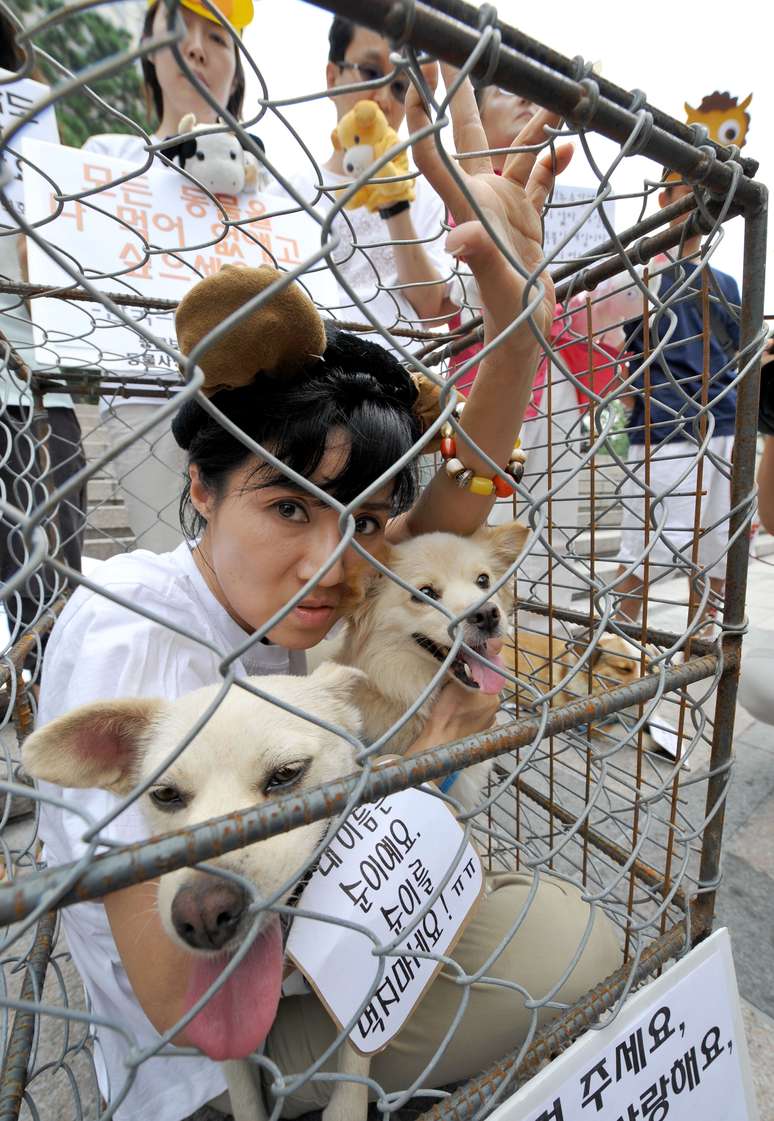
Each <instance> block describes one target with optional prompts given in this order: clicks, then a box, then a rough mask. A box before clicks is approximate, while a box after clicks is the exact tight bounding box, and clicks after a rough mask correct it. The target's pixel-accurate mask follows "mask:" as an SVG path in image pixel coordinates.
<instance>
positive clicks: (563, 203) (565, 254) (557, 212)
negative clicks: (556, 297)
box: [543, 183, 615, 267]
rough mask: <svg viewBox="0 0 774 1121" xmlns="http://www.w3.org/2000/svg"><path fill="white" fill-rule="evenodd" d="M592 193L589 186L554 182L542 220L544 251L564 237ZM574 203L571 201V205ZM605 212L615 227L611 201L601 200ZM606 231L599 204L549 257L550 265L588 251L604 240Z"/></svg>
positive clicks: (594, 194) (569, 259)
mask: <svg viewBox="0 0 774 1121" xmlns="http://www.w3.org/2000/svg"><path fill="white" fill-rule="evenodd" d="M595 196H596V191H595V190H593V189H592V188H590V187H570V186H566V185H565V184H564V183H557V184H556V186H555V188H554V192H553V194H552V196H551V199H550V200H549V201H550V204H551V205H550V207H549V209H548V210H547V211H546V215H545V221H544V238H543V247H544V249H545V252H546V254H548V253H550V252H551V250H552V249H553V248H554V247H555V246H556V245H558V244H559V242H560V241H561V240H562V238H563V237H566V236H567V234H568V233H569V232H570V230H571V229H572V228H573V226H574V225H576V223H577V222H580V220H581V218H582V217H583V215H584V214H585V213H586V211H587V210H588V207H589V204H590V203H591V202H592V201H593V199H594V197H595ZM573 204H574V205H573ZM604 211H605V215H606V217H607V219H608V221H609V222H610V224H611V225H612V226H613V228H615V222H614V218H615V205H614V203H612V202H606V203H604ZM609 237H610V235H609V234H608V232H607V230H606V228H605V226H604V223H603V222H602V217H601V215H600V210H599V208H598V209H596V210H594V211H592V213H591V214H590V215H589V216H588V218H587V219H586V221H585V222H584V224H583V225H582V226H581V228H580V230H578V232H577V233H576V234H574V235H573V236H572V237H571V238H570V240H569V241H568V243H567V245H565V246H564V248H563V249H562V250H561V251H560V252H559V255H558V257H557V258H556V259H555V260H554V261H552V267H553V266H555V265H557V264H559V263H560V262H562V261H572V260H574V259H575V258H576V257H582V256H583V255H584V254H586V253H589V252H590V251H591V250H592V249H593V248H594V247H595V246H597V245H599V244H600V242H603V241H607V240H608V238H609Z"/></svg>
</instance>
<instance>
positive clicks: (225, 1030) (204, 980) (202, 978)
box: [185, 918, 282, 1063]
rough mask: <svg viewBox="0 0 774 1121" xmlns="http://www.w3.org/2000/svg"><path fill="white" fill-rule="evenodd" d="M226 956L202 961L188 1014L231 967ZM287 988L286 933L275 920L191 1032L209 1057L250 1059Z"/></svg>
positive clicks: (191, 990)
mask: <svg viewBox="0 0 774 1121" xmlns="http://www.w3.org/2000/svg"><path fill="white" fill-rule="evenodd" d="M228 961H229V958H228V956H227V955H226V954H223V955H220V956H218V957H215V958H199V957H197V959H196V964H195V965H194V970H193V975H192V977H191V984H190V986H189V989H188V992H187V994H186V1003H185V1007H186V1010H187V1009H189V1008H191V1007H192V1005H193V1004H195V1002H196V1001H197V1000H199V998H200V997H201V996H203V995H204V993H205V992H206V991H207V989H208V988H209V987H210V985H211V984H212V983H213V981H215V980H216V978H218V977H219V976H220V974H221V973H222V972H223V970H224V969H225V967H226V965H227V964H228ZM281 988H282V930H281V927H280V922H279V919H278V918H273V919H272V921H271V924H270V926H268V927H267V929H266V930H265V931H263V932H262V933H261V934H260V935H259V936H258V937H257V938H256V940H255V942H253V944H252V946H251V947H250V949H249V950H248V951H247V953H246V954H245V956H244V957H243V958H242V960H241V962H240V963H239V965H238V966H237V968H236V969H235V970H234V972H233V973H232V974H231V976H230V977H229V978H228V980H227V981H226V983H225V984H224V985H223V986H222V987H221V988H220V989H218V991H217V992H216V993H215V995H214V996H212V997H210V999H209V1000H208V1001H207V1003H206V1004H205V1006H204V1008H203V1009H202V1011H201V1012H199V1014H198V1015H197V1016H195V1017H194V1018H193V1020H192V1021H191V1023H190V1024H189V1025H188V1027H187V1028H186V1029H185V1032H186V1035H187V1036H188V1038H189V1039H190V1040H191V1042H192V1043H193V1044H195V1045H196V1046H197V1047H198V1048H199V1050H200V1051H203V1052H204V1054H205V1055H208V1056H209V1058H211V1059H215V1060H216V1061H217V1062H220V1063H222V1062H223V1061H224V1060H226V1059H244V1058H246V1057H247V1056H248V1055H250V1054H252V1052H253V1051H255V1049H256V1047H260V1046H261V1044H262V1043H263V1041H264V1040H265V1039H266V1036H267V1035H268V1034H269V1030H270V1028H271V1025H272V1024H273V1023H274V1017H275V1016H276V1015H277V1005H278V1004H279V998H280V989H281Z"/></svg>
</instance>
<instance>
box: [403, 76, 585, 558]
mask: <svg viewBox="0 0 774 1121" xmlns="http://www.w3.org/2000/svg"><path fill="white" fill-rule="evenodd" d="M443 73H444V79H445V81H446V83H447V86H450V85H451V83H452V82H453V80H454V77H455V74H456V72H455V71H454V70H453V69H451V68H450V67H444V68H443ZM406 109H407V119H408V123H409V128H410V129H411V131H412V132H415V131H416V130H418V129H421V128H423V127H425V126H426V125H427V124H428V117H427V114H426V112H425V110H424V107H423V106H422V103H421V101H420V99H419V94H418V93H417V91H416V90H415V89H413V87H412V89H411V90H410V91H409V94H408V97H407V99H406ZM451 114H452V122H453V127H454V141H455V144H456V147H457V150H458V151H460V152H465V151H468V152H474V151H483V150H485V149H486V148H487V147H488V144H487V138H486V134H485V132H484V129H483V126H482V124H481V118H480V116H479V112H478V107H477V105H476V100H475V97H474V96H473V88H472V86H471V84H470V82H468V81H465V82H464V83H463V84H462V86H461V87H460V89H459V91H458V92H457V94H456V95H455V96H454V98H453V99H452V102H451ZM557 123H558V117H557V116H556V115H555V114H553V113H547V112H545V111H541V112H539V113H536V114H535V116H534V117H533V118H532V119H531V121H530V122H529V124H527V125H526V127H525V128H523V129H522V130H521V132H520V133H519V135H518V136H517V137H516V138H515V141H514V145H539V144H541V143H542V142H544V141H545V140H546V139H547V138H546V135H545V131H544V128H545V126H546V125H555V124H557ZM414 155H415V158H416V162H417V166H418V167H419V169H420V171H422V172H423V173H424V174H425V175H426V176H427V178H428V180H429V181H430V183H431V184H432V186H433V187H434V188H435V190H436V191H437V192H438V194H439V195H440V196H441V198H442V199H443V200H444V202H445V203H446V205H447V207H448V208H449V210H450V211H451V213H452V215H453V217H454V219H455V221H456V222H457V226H456V228H455V229H453V230H452V231H451V233H450V234H449V236H448V239H447V243H446V244H447V248H448V250H449V251H450V252H451V253H453V254H454V255H455V256H457V257H458V258H459V259H461V260H464V261H465V263H466V264H467V265H468V266H469V267H470V269H471V270H472V272H473V274H474V276H475V279H476V283H477V285H478V289H479V292H480V293H481V303H482V314H483V319H484V343H485V344H487V343H490V342H492V341H494V340H495V339H497V338H498V337H499V336H501V335H502V333H503V332H504V331H507V330H508V329H509V328H511V327H512V324H513V322H514V320H515V319H516V318H517V317H518V316H519V315H520V314H521V313H522V312H523V310H524V308H525V306H529V305H530V304H532V303H536V305H537V306H536V307H535V309H534V311H533V312H532V313H531V321H532V322H531V323H529V322H527V321H526V320H525V321H524V322H522V323H521V324H520V326H519V328H518V329H517V330H511V331H510V333H509V334H507V335H505V336H503V337H502V338H500V341H499V343H498V345H497V346H496V347H495V348H494V349H493V350H492V351H491V352H490V353H489V354H487V355H485V356H484V358H483V359H482V361H481V365H480V367H479V371H478V374H477V376H476V380H475V382H474V383H473V388H472V389H471V391H470V396H469V397H468V401H467V404H466V406H465V414H464V419H463V421H462V424H461V429H462V430H463V432H464V435H461V436H460V437H459V438H458V439H457V456H458V458H459V459H460V460H461V461H462V463H463V464H464V465H465V467H468V468H470V469H472V470H473V471H474V472H475V474H477V475H482V476H486V477H487V478H491V477H492V467H491V464H490V463H489V462H488V461H487V460H486V459H485V458H484V457H483V456H482V455H481V454H480V452H479V451H478V449H479V448H480V449H482V451H484V452H485V453H486V455H487V456H488V457H489V459H490V460H492V461H493V462H494V463H496V464H498V465H499V466H500V467H501V468H504V467H505V465H506V463H507V462H508V459H509V457H510V453H511V450H512V448H513V446H514V441H515V440H516V437H517V436H518V434H519V430H520V428H521V422H522V419H523V417H524V413H525V411H526V408H527V404H528V402H529V398H530V394H531V392H532V384H533V381H534V377H535V372H536V370H537V366H538V360H539V358H540V343H539V341H538V335H539V334H540V335H542V336H543V337H545V338H549V337H550V333H551V323H552V321H553V317H554V286H553V284H552V282H551V278H550V276H549V274H548V272H547V271H543V272H541V273H540V275H539V277H538V278H537V279H536V281H535V283H534V284H533V285H531V286H530V287H529V289H528V285H527V280H526V279H525V277H524V276H522V275H521V273H520V272H519V271H518V270H517V269H516V268H515V267H514V265H513V264H512V263H511V261H510V260H509V259H508V257H506V256H505V254H504V253H502V252H501V251H500V249H498V247H497V246H496V245H495V243H494V241H493V240H492V238H491V237H490V235H489V234H488V233H487V231H486V229H485V228H484V226H483V224H482V222H481V221H480V219H479V217H478V214H477V212H478V211H480V212H481V214H483V215H484V216H485V217H486V219H487V221H488V223H489V225H490V226H491V228H492V229H493V230H494V231H495V232H496V234H497V236H498V238H499V239H500V240H501V242H502V244H503V246H504V248H505V249H506V250H507V251H508V254H509V255H510V256H511V257H512V258H513V259H514V260H515V261H518V262H519V265H520V267H521V268H522V270H524V271H525V272H526V273H527V274H530V273H536V272H537V271H538V270H539V268H540V266H541V263H542V261H543V247H542V226H541V218H540V215H541V210H542V207H543V205H544V203H545V201H546V198H547V196H548V193H549V191H550V189H551V187H552V185H553V182H554V177H555V175H557V174H558V173H559V172H560V171H563V170H564V168H566V167H567V165H568V164H569V162H570V159H571V156H572V147H571V145H568V144H562V145H558V146H557V147H556V148H555V150H554V152H553V153H552V152H545V153H543V154H542V155H540V156H539V157H538V153H537V151H527V152H518V153H514V154H512V155H510V156H509V157H508V159H507V160H506V162H505V165H504V167H503V173H502V175H496V174H495V173H494V169H493V167H492V161H491V159H490V157H489V156H471V157H470V158H469V159H466V160H462V161H461V162H460V163H459V175H460V176H461V178H462V181H463V183H464V185H465V188H466V189H467V191H468V192H469V193H470V196H471V198H472V199H473V201H474V203H475V207H474V206H473V205H471V203H470V202H469V201H468V200H467V198H466V197H465V194H464V193H463V191H462V190H461V189H460V186H459V185H458V183H457V181H456V180H455V178H454V176H453V175H452V173H451V172H450V171H449V170H448V168H447V167H446V165H445V164H444V162H443V159H442V158H441V156H440V154H439V152H438V150H437V148H436V145H435V140H434V138H433V137H432V136H429V137H426V138H425V139H424V140H420V141H418V142H417V143H415V145H414ZM541 293H542V295H541ZM525 299H526V305H525ZM492 501H493V498H491V497H490V498H483V497H480V496H479V495H476V494H471V492H470V491H468V490H462V491H461V490H460V489H459V488H458V487H457V485H456V483H455V482H454V481H453V480H452V479H450V478H449V477H448V476H447V475H446V473H445V471H443V470H441V471H440V472H439V473H438V475H436V477H435V478H434V479H433V480H432V482H431V483H430V485H429V486H428V487H427V488H426V489H425V491H424V493H423V494H422V496H421V498H420V500H419V502H418V503H417V504H416V506H414V508H413V509H412V510H411V511H410V512H409V513H408V515H407V516H406V519H405V523H406V524H405V526H404V527H401V529H402V532H404V533H405V534H408V535H411V536H416V535H417V534H421V533H431V532H433V531H434V530H442V531H446V532H448V533H458V534H463V535H464V534H469V533H474V532H475V531H476V530H477V529H478V528H479V526H481V525H482V524H483V523H484V522H485V521H486V518H487V516H488V514H489V511H490V509H491V506H492Z"/></svg>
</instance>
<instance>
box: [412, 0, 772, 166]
mask: <svg viewBox="0 0 774 1121" xmlns="http://www.w3.org/2000/svg"><path fill="white" fill-rule="evenodd" d="M433 7H434V8H435V9H437V10H438V11H441V12H444V13H445V14H446V15H448V16H450V17H451V18H452V19H456V20H459V21H460V22H461V23H466V24H468V25H469V26H470V27H478V26H480V20H481V12H480V10H479V8H477V7H476V6H474V5H473V4H468V3H466V0H433ZM494 26H495V27H496V28H497V29H498V30H499V32H500V34H501V36H502V40H503V42H504V43H505V44H506V45H507V46H509V47H513V49H514V50H516V51H518V52H519V53H520V54H525V55H528V56H529V57H530V58H532V59H534V60H535V62H538V63H540V64H541V65H542V66H547V67H548V68H549V69H551V70H554V71H556V73H558V74H563V75H564V76H565V77H566V78H574V79H577V78H578V77H581V76H582V71H583V67H582V65H581V63H582V60H580V59H578V58H567V57H566V55H562V54H560V53H559V52H558V51H554V50H552V49H551V48H550V47H547V46H546V45H545V44H544V43H541V42H539V41H538V40H537V39H532V38H530V36H529V35H525V34H524V32H523V31H519V30H518V28H516V27H511V26H510V25H509V24H507V23H503V21H502V20H495V23H494ZM579 70H580V73H579ZM593 77H594V80H595V81H596V83H597V85H598V86H599V90H600V93H601V94H602V96H603V97H606V98H607V99H608V101H612V102H614V103H615V104H616V105H620V106H622V107H623V108H625V109H628V108H629V107H630V106H631V104H632V100H633V94H634V93H636V92H637V91H632V90H625V89H622V88H621V86H617V85H615V84H614V83H613V82H611V81H610V80H609V79H607V78H605V77H603V76H602V75H601V74H594V75H593ZM642 108H643V109H645V110H646V111H647V112H648V113H650V114H651V116H652V117H653V121H654V123H655V124H657V125H658V127H659V128H661V129H663V130H664V131H665V132H668V133H670V135H672V136H676V137H678V138H679V139H680V140H684V141H686V142H687V143H688V144H693V143H694V134H693V131H692V129H691V126H690V125H687V124H683V122H682V121H676V120H675V119H674V118H673V117H670V116H668V114H666V113H664V112H662V111H661V110H660V109H657V108H656V107H655V106H653V105H651V104H650V103H649V102H647V101H645V99H644V97H643V99H642ZM707 144H709V145H711V146H712V147H713V148H714V149H715V155H716V156H717V158H718V159H719V160H729V159H732V158H734V157H735V155H736V154H735V153H733V152H732V150H731V149H730V148H724V147H723V146H722V145H720V144H717V143H716V142H715V141H714V140H707ZM736 158H737V159H738V161H739V163H740V164H741V165H742V168H743V169H744V173H745V175H748V176H753V175H755V174H756V173H757V171H758V166H759V164H758V161H757V160H754V159H750V158H749V157H744V156H741V155H737V156H736Z"/></svg>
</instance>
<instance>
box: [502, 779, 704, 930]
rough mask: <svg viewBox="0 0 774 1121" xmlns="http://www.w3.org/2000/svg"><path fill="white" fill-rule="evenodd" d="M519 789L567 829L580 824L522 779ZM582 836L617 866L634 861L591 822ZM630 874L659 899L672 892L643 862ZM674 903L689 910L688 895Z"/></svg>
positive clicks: (677, 893)
mask: <svg viewBox="0 0 774 1121" xmlns="http://www.w3.org/2000/svg"><path fill="white" fill-rule="evenodd" d="M516 785H517V787H518V789H519V790H521V791H522V793H524V794H526V796H527V797H528V798H530V799H531V800H532V801H533V802H535V803H536V804H537V805H538V806H540V807H541V809H544V810H550V811H551V812H552V813H553V815H554V817H558V818H559V820H560V821H561V822H563V823H564V824H565V825H570V826H572V825H576V824H577V822H578V818H577V816H576V815H575V814H574V813H571V811H570V810H566V809H565V808H564V806H562V805H559V804H558V803H557V802H552V801H551V799H550V798H547V797H546V795H545V794H541V792H540V791H539V790H536V789H535V787H534V786H531V785H530V784H529V783H528V782H525V781H524V780H523V779H521V778H520V779H518V780H517V782H516ZM582 833H583V837H584V838H588V841H589V843H590V844H592V845H594V847H595V848H597V849H599V851H600V852H603V853H604V854H605V855H606V856H609V857H610V858H611V860H614V861H615V862H616V864H620V865H621V866H623V865H625V864H628V863H629V862H630V861H631V855H632V853H631V850H630V849H625V848H622V847H621V845H617V844H616V843H615V841H612V840H611V839H610V838H609V837H606V836H605V835H604V834H603V833H600V832H598V831H597V830H596V829H592V828H591V827H590V826H589V825H588V821H587V822H586V823H585V824H584V826H583V830H582ZM631 871H632V875H634V876H636V878H637V879H639V880H642V882H643V883H645V884H647V885H648V887H652V888H653V889H654V891H657V892H658V893H659V895H661V896H665V895H666V894H667V892H668V891H669V888H670V884H669V883H668V881H665V878H664V875H663V873H661V872H659V871H658V870H657V869H656V868H652V867H651V865H650V864H646V863H645V861H644V860H635V861H634V862H632V864H631ZM672 901H673V902H674V904H675V906H676V907H679V908H680V910H681V911H685V910H686V908H687V906H688V901H687V899H686V897H685V892H684V891H682V890H681V889H678V890H677V891H675V893H674V894H673V895H672Z"/></svg>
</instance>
